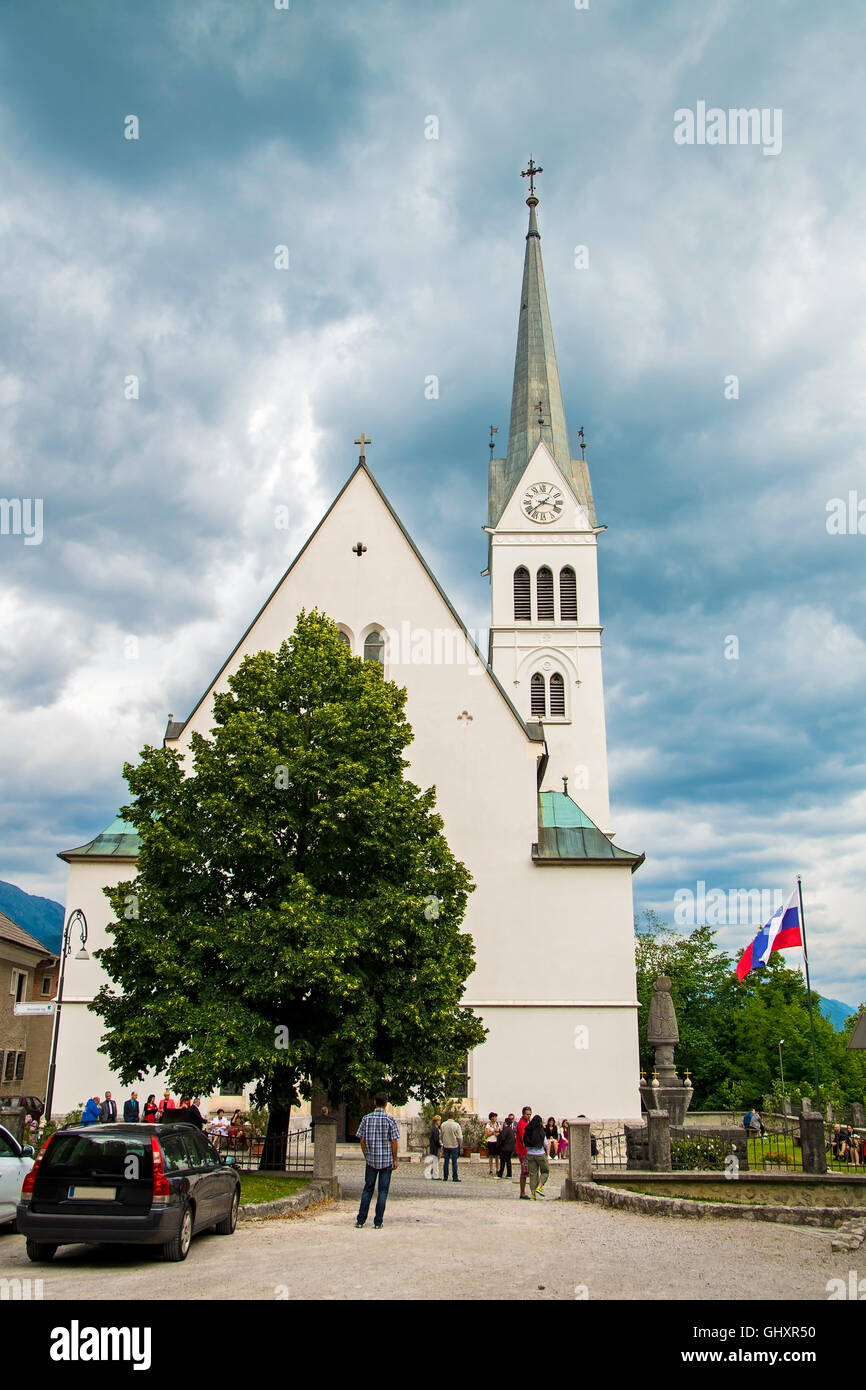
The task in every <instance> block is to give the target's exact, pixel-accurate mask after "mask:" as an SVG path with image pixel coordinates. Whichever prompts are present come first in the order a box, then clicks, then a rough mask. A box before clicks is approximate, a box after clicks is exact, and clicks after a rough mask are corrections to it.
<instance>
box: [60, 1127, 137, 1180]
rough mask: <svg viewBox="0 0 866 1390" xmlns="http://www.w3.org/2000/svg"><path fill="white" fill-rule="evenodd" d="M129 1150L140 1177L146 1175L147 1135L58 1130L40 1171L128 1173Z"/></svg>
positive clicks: (120, 1176)
mask: <svg viewBox="0 0 866 1390" xmlns="http://www.w3.org/2000/svg"><path fill="white" fill-rule="evenodd" d="M130 1154H132V1155H134V1156H135V1157H136V1158H137V1159H138V1161H139V1164H140V1165H141V1166H140V1168H139V1174H140V1176H141V1177H148V1176H149V1175H150V1165H151V1161H152V1160H151V1146H150V1136H149V1135H145V1136H141V1137H139V1136H137V1135H135V1136H133V1135H129V1136H128V1137H127V1136H125V1135H124V1136H123V1137H121V1136H120V1135H118V1134H58V1135H57V1136H56V1138H55V1139H53V1140H52V1142H51V1143H50V1144H49V1146H48V1149H47V1150H46V1153H45V1158H44V1159H43V1161H42V1167H41V1172H43V1173H51V1174H53V1175H54V1176H59V1175H61V1174H69V1173H76V1174H78V1175H81V1174H84V1173H90V1174H92V1175H93V1176H94V1177H95V1176H99V1177H112V1178H123V1177H128V1176H129V1173H128V1170H127V1168H126V1159H127V1157H128V1156H129V1155H130Z"/></svg>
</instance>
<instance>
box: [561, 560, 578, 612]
mask: <svg viewBox="0 0 866 1390" xmlns="http://www.w3.org/2000/svg"><path fill="white" fill-rule="evenodd" d="M559 618H560V621H561V622H563V623H576V622H577V580H576V579H575V577H574V570H573V569H572V568H571V567H570V566H567V567H566V568H565V569H564V570H560V571H559Z"/></svg>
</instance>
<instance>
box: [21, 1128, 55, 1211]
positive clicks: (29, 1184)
mask: <svg viewBox="0 0 866 1390" xmlns="http://www.w3.org/2000/svg"><path fill="white" fill-rule="evenodd" d="M56 1138H57V1135H56V1133H55V1134H51V1135H49V1136H48V1138H47V1139H46V1140H45V1143H44V1144H43V1145H42V1149H41V1151H40V1154H39V1157H38V1158H37V1160H36V1162H35V1163H34V1165H33V1167H32V1168H31V1169H30V1172H29V1173H27V1174H26V1176H25V1178H24V1181H23V1183H22V1184H21V1201H22V1202H29V1201H30V1198H31V1197H32V1196H33V1189H34V1187H35V1186H36V1174H37V1173H38V1172H39V1165H40V1163H41V1162H42V1160H43V1158H44V1157H45V1155H46V1153H47V1152H48V1145H49V1144H50V1143H51V1142H52V1140H54V1139H56Z"/></svg>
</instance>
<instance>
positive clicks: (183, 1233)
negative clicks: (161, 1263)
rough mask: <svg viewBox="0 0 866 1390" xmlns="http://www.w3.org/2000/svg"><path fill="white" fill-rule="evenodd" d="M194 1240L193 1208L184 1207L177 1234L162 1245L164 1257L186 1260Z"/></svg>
mask: <svg viewBox="0 0 866 1390" xmlns="http://www.w3.org/2000/svg"><path fill="white" fill-rule="evenodd" d="M191 1240H192V1208H191V1207H184V1209H183V1211H182V1212H181V1215H180V1226H179V1227H178V1232H177V1235H176V1236H174V1237H173V1239H172V1240H167V1241H166V1243H165V1245H164V1246H163V1247H162V1258H163V1259H164V1260H172V1261H177V1260H185V1259H186V1257H187V1255H188V1254H189V1246H190V1241H191Z"/></svg>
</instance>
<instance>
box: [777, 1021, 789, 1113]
mask: <svg viewBox="0 0 866 1390" xmlns="http://www.w3.org/2000/svg"><path fill="white" fill-rule="evenodd" d="M784 1046H785V1039H784V1038H780V1039H779V1071H780V1072H781V1073H782V1114H783V1115H786V1114H787V1113H788V1112H787V1111H786V1109H785V1065H784V1063H783V1061H782V1048H783V1047H784Z"/></svg>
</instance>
